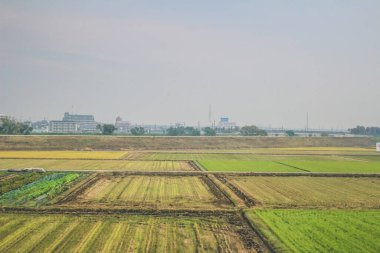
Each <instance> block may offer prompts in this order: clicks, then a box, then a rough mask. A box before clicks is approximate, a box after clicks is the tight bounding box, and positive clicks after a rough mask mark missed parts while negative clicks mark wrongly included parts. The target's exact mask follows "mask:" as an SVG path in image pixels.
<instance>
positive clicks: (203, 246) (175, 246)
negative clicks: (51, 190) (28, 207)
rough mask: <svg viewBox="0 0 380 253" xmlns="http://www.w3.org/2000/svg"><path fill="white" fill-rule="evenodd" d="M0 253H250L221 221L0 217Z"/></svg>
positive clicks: (69, 216) (230, 227)
mask: <svg viewBox="0 0 380 253" xmlns="http://www.w3.org/2000/svg"><path fill="white" fill-rule="evenodd" d="M0 238H1V240H0V252H9V253H11V252H255V251H254V250H253V249H247V248H245V247H244V244H243V241H242V240H241V239H240V237H239V235H238V234H237V232H236V230H235V229H234V228H233V226H232V225H230V224H228V223H226V222H225V221H224V220H223V219H221V218H217V217H215V218H178V217H177V218H171V217H152V216H100V215H97V216H80V215H79V216H78V215H76V216H71V215H31V214H30V215H24V214H0Z"/></svg>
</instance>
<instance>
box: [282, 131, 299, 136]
mask: <svg viewBox="0 0 380 253" xmlns="http://www.w3.org/2000/svg"><path fill="white" fill-rule="evenodd" d="M285 134H286V135H287V136H290V137H292V136H296V134H295V133H294V131H293V130H287V131H285Z"/></svg>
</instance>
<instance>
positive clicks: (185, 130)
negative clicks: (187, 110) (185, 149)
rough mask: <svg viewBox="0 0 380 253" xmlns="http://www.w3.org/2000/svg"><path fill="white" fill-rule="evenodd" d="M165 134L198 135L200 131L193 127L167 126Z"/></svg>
mask: <svg viewBox="0 0 380 253" xmlns="http://www.w3.org/2000/svg"><path fill="white" fill-rule="evenodd" d="M166 135H169V136H199V135H201V132H200V131H199V130H198V129H196V128H194V127H183V126H180V127H169V128H168V129H167V130H166Z"/></svg>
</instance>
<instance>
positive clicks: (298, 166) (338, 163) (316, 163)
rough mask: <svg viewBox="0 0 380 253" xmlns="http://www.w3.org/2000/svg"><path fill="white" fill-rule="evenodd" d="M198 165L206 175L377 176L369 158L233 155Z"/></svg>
mask: <svg viewBox="0 0 380 253" xmlns="http://www.w3.org/2000/svg"><path fill="white" fill-rule="evenodd" d="M239 158H240V159H239ZM197 161H198V163H199V164H200V165H202V167H203V168H204V169H205V170H209V171H253V172H321V173H329V172H331V173H380V161H377V160H376V159H374V158H372V157H371V156H370V158H367V156H365V157H363V158H362V157H355V156H350V157H343V156H321V155H318V156H307V155H306V156H289V155H285V156H284V155H266V156H263V155H260V156H259V155H255V156H249V157H248V156H241V157H237V156H236V155H235V157H234V159H228V160H227V159H223V158H220V159H207V160H197Z"/></svg>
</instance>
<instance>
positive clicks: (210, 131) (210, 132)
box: [203, 127, 216, 136]
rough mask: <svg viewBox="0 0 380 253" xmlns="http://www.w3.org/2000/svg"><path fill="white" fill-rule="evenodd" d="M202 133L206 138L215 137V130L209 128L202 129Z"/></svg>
mask: <svg viewBox="0 0 380 253" xmlns="http://www.w3.org/2000/svg"><path fill="white" fill-rule="evenodd" d="M203 132H204V133H205V135H206V136H215V135H216V131H215V129H213V128H211V127H205V128H203Z"/></svg>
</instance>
